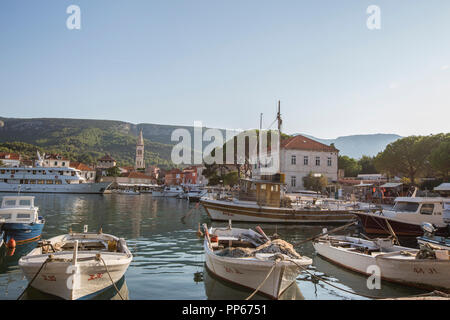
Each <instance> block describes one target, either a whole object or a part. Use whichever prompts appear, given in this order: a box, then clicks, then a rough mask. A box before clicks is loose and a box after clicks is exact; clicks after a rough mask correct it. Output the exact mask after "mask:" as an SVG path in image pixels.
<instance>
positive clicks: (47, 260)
mask: <svg viewBox="0 0 450 320" xmlns="http://www.w3.org/2000/svg"><path fill="white" fill-rule="evenodd" d="M51 260H52V258H50V257H48V258H47V259H46V260H45V261H44V262H43V263H42V264H41V266H40V268H39V270H38V271H37V272H36V274H35V275H34V277H33V279H31V281H30V282H29V283H28V285H27V287H26V288H25V290H23V291H22V293H21V294H20V296H19V297H18V298H17V300H20V298H22V296H23V294H24V293H25V291H27V290H28V288H30V286H31V284H32V283H33V281H34V280H35V279H36V278H37V276H38V275H39V273H40V272H41V270H42V269H43V268H44V266H45V265H46V264H47V262H49V261H51Z"/></svg>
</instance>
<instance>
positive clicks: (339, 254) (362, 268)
mask: <svg viewBox="0 0 450 320" xmlns="http://www.w3.org/2000/svg"><path fill="white" fill-rule="evenodd" d="M313 246H314V249H315V250H316V252H317V253H318V254H319V255H320V256H322V257H323V258H325V259H327V260H330V261H331V262H333V263H335V264H338V265H340V266H342V267H344V268H347V269H350V270H353V271H355V272H359V273H362V274H365V275H372V272H373V270H374V269H373V268H374V266H378V268H379V270H380V276H381V279H383V280H387V281H391V282H396V283H401V284H404V285H409V286H414V287H419V288H423V289H431V290H444V291H448V290H450V278H449V277H448V275H449V274H450V260H448V255H447V259H446V260H445V259H444V258H445V256H444V255H442V254H441V255H440V254H439V253H440V252H438V251H439V250H438V251H434V249H433V248H431V247H429V246H427V247H423V248H421V249H420V250H418V249H411V248H407V247H402V246H397V245H394V244H393V243H392V241H391V239H389V238H387V239H374V240H364V239H360V238H354V237H347V236H322V237H319V238H318V239H316V240H315V241H314V242H313Z"/></svg>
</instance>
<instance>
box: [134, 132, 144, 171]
mask: <svg viewBox="0 0 450 320" xmlns="http://www.w3.org/2000/svg"><path fill="white" fill-rule="evenodd" d="M134 168H135V169H136V170H138V169H145V162H144V137H143V136H142V129H141V131H140V132H139V138H138V142H137V144H136V162H135V164H134Z"/></svg>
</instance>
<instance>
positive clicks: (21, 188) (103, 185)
mask: <svg viewBox="0 0 450 320" xmlns="http://www.w3.org/2000/svg"><path fill="white" fill-rule="evenodd" d="M110 185H111V182H99V183H80V184H48V185H47V184H10V183H4V182H0V192H14V193H17V192H20V193H80V194H85V193H87V194H89V193H96V194H101V193H104V192H105V190H106V189H107V188H108V187H109V186H110Z"/></svg>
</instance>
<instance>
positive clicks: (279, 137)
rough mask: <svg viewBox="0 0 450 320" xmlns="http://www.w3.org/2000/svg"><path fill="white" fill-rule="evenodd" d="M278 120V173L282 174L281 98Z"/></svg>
mask: <svg viewBox="0 0 450 320" xmlns="http://www.w3.org/2000/svg"><path fill="white" fill-rule="evenodd" d="M277 121H278V143H279V144H278V145H279V150H278V173H280V174H281V124H282V123H283V121H282V120H281V108H280V100H278V113H277Z"/></svg>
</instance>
